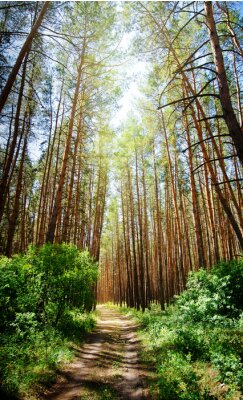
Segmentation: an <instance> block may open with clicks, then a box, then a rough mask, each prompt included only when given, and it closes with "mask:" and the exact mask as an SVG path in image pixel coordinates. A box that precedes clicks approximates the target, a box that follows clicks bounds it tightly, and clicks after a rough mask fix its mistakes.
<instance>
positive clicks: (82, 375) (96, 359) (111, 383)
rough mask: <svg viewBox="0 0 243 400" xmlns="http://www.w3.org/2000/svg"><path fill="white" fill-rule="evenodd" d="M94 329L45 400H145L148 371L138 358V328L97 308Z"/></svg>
mask: <svg viewBox="0 0 243 400" xmlns="http://www.w3.org/2000/svg"><path fill="white" fill-rule="evenodd" d="M97 310H98V316H99V317H98V323H97V325H96V329H95V330H94V331H93V332H92V333H91V334H90V335H89V336H88V338H87V340H86V342H85V344H84V345H82V347H80V348H77V349H76V350H75V358H74V360H73V362H72V363H71V364H68V365H67V366H66V367H65V369H64V371H62V372H61V373H60V375H59V378H58V381H57V383H56V384H55V385H54V386H53V387H52V388H51V390H50V391H49V392H48V393H46V394H45V396H44V397H43V399H45V400H81V399H85V400H114V399H116V400H120V399H127V400H129V399H133V400H135V399H136V400H140V399H141V400H142V399H149V398H150V396H149V390H148V387H146V386H147V385H146V381H147V377H148V369H147V368H146V367H145V366H143V365H142V364H141V363H140V361H139V358H138V352H139V349H140V343H139V340H138V338H137V335H136V331H137V329H138V326H137V325H136V324H135V323H134V321H132V320H131V319H129V318H128V317H126V316H124V315H121V314H120V313H119V312H118V311H116V310H114V309H109V308H106V307H105V306H98V307H97Z"/></svg>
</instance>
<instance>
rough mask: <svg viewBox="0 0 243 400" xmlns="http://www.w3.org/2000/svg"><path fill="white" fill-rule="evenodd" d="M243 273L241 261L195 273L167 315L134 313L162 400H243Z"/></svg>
mask: <svg viewBox="0 0 243 400" xmlns="http://www.w3.org/2000/svg"><path fill="white" fill-rule="evenodd" d="M242 271H243V262H242V261H229V262H221V263H220V264H218V265H216V266H215V267H214V268H213V269H212V270H211V271H210V272H208V271H205V270H199V271H198V272H194V273H191V274H190V276H189V279H188V283H187V290H186V291H184V292H183V293H182V294H181V295H180V296H178V297H177V299H176V302H175V304H174V305H171V306H169V307H168V308H167V310H166V311H164V312H162V311H160V310H159V307H158V306H157V305H153V306H152V308H151V310H146V311H145V313H142V312H138V311H135V310H129V312H130V313H132V314H133V315H134V316H136V317H137V318H138V319H139V322H140V324H141V326H142V339H143V341H144V344H145V345H146V348H145V354H144V359H150V360H151V359H152V360H153V361H154V362H155V364H156V371H157V377H158V383H157V390H158V391H159V395H158V398H159V399H170V400H173V399H187V400H188V399H190V400H194V399H200V400H201V399H203V400H207V399H240V391H241V390H242V388H243V373H242V370H243V369H242V358H243V353H242V304H243V303H242V300H241V299H242V298H241V296H242V291H243V273H242ZM125 312H127V309H125ZM156 398H157V397H156Z"/></svg>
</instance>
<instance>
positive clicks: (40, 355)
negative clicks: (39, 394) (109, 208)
mask: <svg viewBox="0 0 243 400" xmlns="http://www.w3.org/2000/svg"><path fill="white" fill-rule="evenodd" d="M0 269H1V274H0V329H1V332H2V335H1V357H0V367H1V371H2V372H1V381H2V388H3V390H5V391H6V392H8V393H19V394H20V395H21V396H22V395H24V394H25V393H29V390H30V388H33V387H35V386H36V385H37V384H41V383H44V382H45V383H50V382H51V381H52V380H53V378H54V376H55V374H54V371H55V369H56V368H57V366H58V365H59V363H60V362H63V361H66V360H69V359H70V358H71V356H72V351H71V350H70V348H69V344H68V341H69V340H71V341H75V342H80V341H81V340H82V339H83V336H84V334H85V333H86V332H90V331H91V329H92V328H93V327H94V317H93V315H92V314H88V313H87V311H90V310H91V308H92V305H93V301H94V298H93V297H94V294H93V285H94V283H95V281H96V279H97V275H98V269H97V265H96V263H94V262H93V260H92V258H91V257H90V255H89V253H88V252H87V251H85V252H80V251H79V250H78V249H77V247H76V246H74V245H67V244H64V243H63V244H55V245H51V244H46V245H44V246H42V247H40V248H36V247H30V248H29V250H28V252H27V253H26V254H23V255H16V256H14V257H13V258H12V259H8V258H6V257H2V258H1V259H0Z"/></svg>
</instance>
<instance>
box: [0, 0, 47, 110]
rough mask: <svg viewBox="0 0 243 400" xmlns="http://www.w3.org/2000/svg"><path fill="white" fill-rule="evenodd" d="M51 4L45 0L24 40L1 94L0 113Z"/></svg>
mask: <svg viewBox="0 0 243 400" xmlns="http://www.w3.org/2000/svg"><path fill="white" fill-rule="evenodd" d="M49 4H50V1H45V2H44V4H43V6H42V9H41V11H40V14H39V16H38V18H37V20H36V22H35V23H34V25H33V27H32V29H31V31H30V33H29V35H28V36H27V38H26V41H25V42H24V44H23V46H22V48H21V50H20V52H19V55H18V58H17V60H16V62H15V64H14V66H13V68H12V71H11V72H10V75H9V77H8V80H7V82H6V84H5V86H4V88H3V91H2V93H1V95H0V113H1V111H2V109H3V107H4V105H5V103H6V101H7V98H8V96H9V93H10V91H11V89H12V87H13V84H14V82H15V80H16V77H17V74H18V72H19V69H20V67H21V64H22V61H23V59H24V57H25V56H26V54H27V53H28V52H29V50H30V47H31V44H32V41H33V39H34V37H35V35H36V33H37V31H38V29H39V27H40V25H41V23H42V21H43V18H44V16H45V14H46V11H47V8H48V6H49Z"/></svg>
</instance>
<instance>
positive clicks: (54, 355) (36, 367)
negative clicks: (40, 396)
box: [0, 311, 95, 399]
mask: <svg viewBox="0 0 243 400" xmlns="http://www.w3.org/2000/svg"><path fill="white" fill-rule="evenodd" d="M94 326H95V314H94V313H91V314H86V313H84V314H81V313H78V312H77V311H76V312H71V313H69V315H68V317H67V318H66V319H65V318H63V320H62V321H61V322H60V324H59V326H58V329H53V328H50V327H48V328H46V330H44V331H43V330H42V331H41V330H35V331H33V332H32V334H31V335H30V336H29V337H28V338H22V339H20V338H19V337H17V336H16V335H11V336H10V335H9V336H6V335H2V337H1V357H0V364H1V371H2V373H1V384H2V389H1V390H2V393H0V394H1V397H3V398H6V399H7V398H8V397H9V399H11V396H12V397H13V398H14V396H16V398H28V399H35V398H36V393H37V392H39V393H40V392H41V391H43V388H45V387H49V386H51V385H52V384H53V383H54V382H55V380H56V376H57V371H58V370H59V369H60V368H62V365H64V364H65V363H67V362H70V361H71V360H72V358H73V357H74V349H75V346H76V345H78V344H81V343H82V342H83V340H84V338H85V335H86V334H87V333H88V332H90V331H91V330H92V329H93V327H94Z"/></svg>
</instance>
